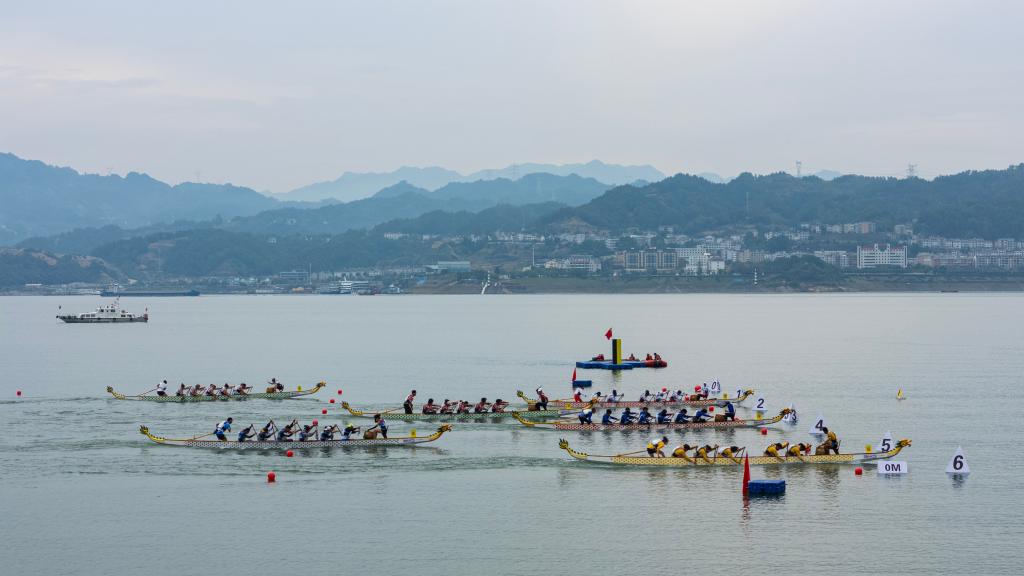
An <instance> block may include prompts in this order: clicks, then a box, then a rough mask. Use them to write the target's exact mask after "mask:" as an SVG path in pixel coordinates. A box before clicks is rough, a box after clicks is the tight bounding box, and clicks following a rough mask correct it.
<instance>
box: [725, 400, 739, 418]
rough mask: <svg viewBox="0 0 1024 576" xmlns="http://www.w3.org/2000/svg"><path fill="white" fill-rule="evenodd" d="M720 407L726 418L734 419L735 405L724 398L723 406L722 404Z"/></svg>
mask: <svg viewBox="0 0 1024 576" xmlns="http://www.w3.org/2000/svg"><path fill="white" fill-rule="evenodd" d="M722 408H723V409H724V410H725V414H723V416H725V419H726V420H735V419H736V407H735V406H733V405H732V402H729V401H728V400H726V401H725V406H723V407H722Z"/></svg>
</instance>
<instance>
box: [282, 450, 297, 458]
mask: <svg viewBox="0 0 1024 576" xmlns="http://www.w3.org/2000/svg"><path fill="white" fill-rule="evenodd" d="M284 455H285V456H287V457H289V458H291V457H292V456H295V452H292V451H291V450H289V451H287V452H285V453H284Z"/></svg>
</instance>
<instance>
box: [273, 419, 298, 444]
mask: <svg viewBox="0 0 1024 576" xmlns="http://www.w3.org/2000/svg"><path fill="white" fill-rule="evenodd" d="M298 425H299V421H298V420H292V421H291V422H290V423H288V424H287V425H286V426H285V427H284V428H281V429H279V430H278V431H277V441H278V442H291V441H292V436H294V435H295V428H296V427H297V426H298Z"/></svg>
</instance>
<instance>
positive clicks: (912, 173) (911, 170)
mask: <svg viewBox="0 0 1024 576" xmlns="http://www.w3.org/2000/svg"><path fill="white" fill-rule="evenodd" d="M907 178H917V164H907Z"/></svg>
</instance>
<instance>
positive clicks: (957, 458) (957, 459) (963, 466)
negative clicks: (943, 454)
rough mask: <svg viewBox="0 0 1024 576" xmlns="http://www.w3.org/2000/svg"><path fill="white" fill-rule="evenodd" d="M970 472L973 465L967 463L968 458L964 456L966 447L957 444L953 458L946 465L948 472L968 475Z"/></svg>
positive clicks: (956, 474)
mask: <svg viewBox="0 0 1024 576" xmlns="http://www.w3.org/2000/svg"><path fill="white" fill-rule="evenodd" d="M970 473H971V467H970V466H968V465H967V458H965V457H964V449H963V448H962V447H960V446H957V447H956V453H955V454H953V458H951V459H950V460H949V465H948V466H946V474H953V475H955V476H967V475H968V474H970Z"/></svg>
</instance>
